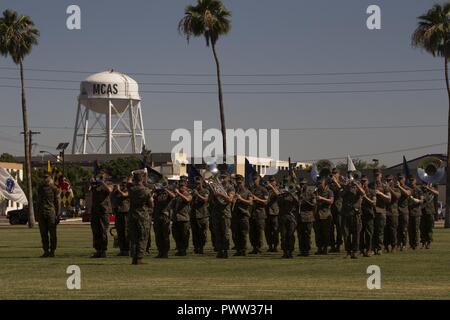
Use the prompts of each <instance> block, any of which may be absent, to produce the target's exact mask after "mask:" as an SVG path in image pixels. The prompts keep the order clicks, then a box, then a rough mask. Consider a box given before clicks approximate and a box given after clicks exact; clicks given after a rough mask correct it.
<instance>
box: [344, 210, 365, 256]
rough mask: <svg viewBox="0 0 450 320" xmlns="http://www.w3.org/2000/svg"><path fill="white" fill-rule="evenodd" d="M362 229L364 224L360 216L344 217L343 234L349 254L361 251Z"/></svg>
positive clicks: (354, 214)
mask: <svg viewBox="0 0 450 320" xmlns="http://www.w3.org/2000/svg"><path fill="white" fill-rule="evenodd" d="M361 229H362V222H361V216H360V215H359V214H357V213H353V214H351V215H345V216H342V233H343V237H344V246H345V251H346V252H347V253H356V252H357V251H358V250H359V241H360V235H361Z"/></svg>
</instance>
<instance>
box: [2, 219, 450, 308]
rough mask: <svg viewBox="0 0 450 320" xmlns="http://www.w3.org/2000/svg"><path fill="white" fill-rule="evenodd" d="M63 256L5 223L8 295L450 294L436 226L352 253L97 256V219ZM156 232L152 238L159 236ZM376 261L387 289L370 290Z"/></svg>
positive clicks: (64, 232)
mask: <svg viewBox="0 0 450 320" xmlns="http://www.w3.org/2000/svg"><path fill="white" fill-rule="evenodd" d="M58 236H59V244H58V245H59V249H58V250H57V252H56V254H57V256H56V258H47V259H42V258H39V256H40V255H41V253H42V252H41V249H40V237H39V229H38V228H37V227H36V228H34V229H28V228H27V227H26V226H0V266H1V268H0V299H222V300H226V299H450V267H449V266H450V250H448V248H449V247H450V230H446V229H435V233H434V236H435V242H434V243H433V245H432V248H431V249H430V250H425V249H418V250H416V251H406V252H398V253H394V254H384V255H382V256H377V257H370V258H362V257H361V258H359V259H357V260H351V259H344V258H343V254H342V253H341V254H330V255H328V256H310V257H307V258H304V257H295V258H294V259H281V258H280V256H281V254H280V253H264V254H263V255H261V256H257V257H252V256H247V257H230V258H229V259H228V260H224V259H216V258H215V257H214V253H213V251H212V249H211V247H210V245H209V244H207V250H206V254H205V255H204V256H198V255H194V254H193V253H192V252H191V250H190V251H189V255H188V256H187V257H175V256H173V250H171V252H170V254H171V255H170V257H169V259H155V258H153V257H154V255H155V249H154V243H152V246H153V247H152V254H151V255H150V256H146V257H145V262H146V263H147V264H145V265H137V266H134V265H130V262H131V259H129V258H126V257H116V256H115V255H116V254H117V249H113V248H112V239H110V248H112V249H110V250H109V252H108V258H107V259H90V258H89V256H90V255H91V253H92V252H93V250H92V248H91V231H90V228H89V225H87V224H80V225H61V226H60V227H59V229H58ZM153 239H154V237H152V240H153ZM69 265H78V266H79V267H80V269H81V289H80V290H68V289H67V286H66V280H67V277H68V275H67V274H66V268H67V267H68V266H69ZM369 265H378V266H379V267H380V268H381V289H380V290H369V289H367V285H366V282H367V278H368V277H369V275H368V274H367V273H366V271H367V267H368V266H369Z"/></svg>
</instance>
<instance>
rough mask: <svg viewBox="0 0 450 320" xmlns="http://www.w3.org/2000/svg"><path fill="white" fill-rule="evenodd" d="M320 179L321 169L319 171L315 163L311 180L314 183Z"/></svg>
mask: <svg viewBox="0 0 450 320" xmlns="http://www.w3.org/2000/svg"><path fill="white" fill-rule="evenodd" d="M318 178H319V169H317V165H316V164H315V163H314V165H313V167H312V169H311V180H312V181H313V182H316V181H317V179H318Z"/></svg>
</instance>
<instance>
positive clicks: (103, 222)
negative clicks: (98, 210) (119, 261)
mask: <svg viewBox="0 0 450 320" xmlns="http://www.w3.org/2000/svg"><path fill="white" fill-rule="evenodd" d="M108 228H109V214H102V215H99V214H94V215H92V216H91V230H92V238H93V247H94V249H95V250H97V251H106V250H108Z"/></svg>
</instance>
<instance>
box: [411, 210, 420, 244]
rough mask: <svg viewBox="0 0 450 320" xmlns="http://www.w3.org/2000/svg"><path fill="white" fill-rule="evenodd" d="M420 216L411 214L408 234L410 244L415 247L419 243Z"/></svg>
mask: <svg viewBox="0 0 450 320" xmlns="http://www.w3.org/2000/svg"><path fill="white" fill-rule="evenodd" d="M420 218H421V217H420V216H409V224H408V236H409V246H410V247H411V248H413V249H415V248H416V247H417V246H418V245H419V237H420Z"/></svg>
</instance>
